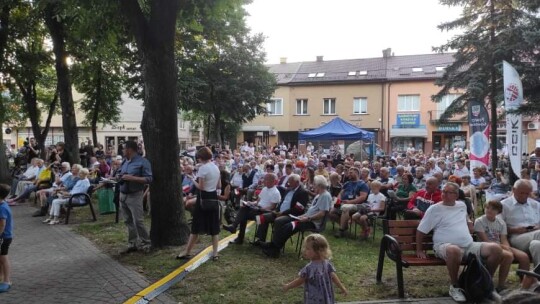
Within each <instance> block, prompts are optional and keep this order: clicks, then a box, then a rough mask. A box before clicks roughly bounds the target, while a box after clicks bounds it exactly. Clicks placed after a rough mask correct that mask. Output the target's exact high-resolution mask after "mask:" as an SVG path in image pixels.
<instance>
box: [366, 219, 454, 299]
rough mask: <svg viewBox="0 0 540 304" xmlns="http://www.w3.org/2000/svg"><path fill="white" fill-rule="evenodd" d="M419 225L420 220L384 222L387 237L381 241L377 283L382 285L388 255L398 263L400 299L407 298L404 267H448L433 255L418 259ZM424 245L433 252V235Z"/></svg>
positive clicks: (425, 248)
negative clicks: (385, 258)
mask: <svg viewBox="0 0 540 304" xmlns="http://www.w3.org/2000/svg"><path fill="white" fill-rule="evenodd" d="M419 223H420V221H419V220H405V221H392V220H384V221H383V231H384V233H385V235H384V237H383V238H382V240H381V247H380V251H379V262H378V265H377V283H380V282H381V279H382V271H383V266H384V257H385V255H386V256H388V258H389V259H391V260H392V261H394V262H395V263H396V276H397V282H398V293H399V297H400V298H404V297H405V290H404V287H403V267H405V268H408V267H411V266H445V265H446V263H445V262H444V260H442V259H439V258H437V257H435V255H434V254H433V253H429V254H427V256H428V258H427V259H420V258H418V257H416V228H417V227H418V224H419ZM422 243H423V248H424V250H426V251H432V250H433V239H432V235H431V234H429V235H426V236H425V238H424V240H423V241H422Z"/></svg>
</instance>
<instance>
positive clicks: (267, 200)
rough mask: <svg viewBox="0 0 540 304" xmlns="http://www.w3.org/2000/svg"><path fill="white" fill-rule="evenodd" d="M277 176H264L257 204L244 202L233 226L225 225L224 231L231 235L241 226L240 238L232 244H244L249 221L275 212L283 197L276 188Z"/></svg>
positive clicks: (272, 174)
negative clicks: (260, 215)
mask: <svg viewBox="0 0 540 304" xmlns="http://www.w3.org/2000/svg"><path fill="white" fill-rule="evenodd" d="M276 179H277V178H276V175H275V174H274V173H267V174H266V175H265V176H264V186H265V187H264V188H263V189H262V191H261V193H260V194H259V198H258V199H257V201H256V202H242V206H241V207H240V210H239V211H238V214H237V215H236V220H235V222H234V223H233V224H232V225H228V226H227V225H223V229H225V230H227V231H229V232H230V233H236V229H237V227H238V226H240V231H239V233H238V237H237V238H236V239H235V240H234V241H232V242H231V243H232V244H238V245H240V244H242V243H243V242H244V236H245V233H246V225H247V221H248V220H254V219H255V216H257V215H259V214H263V213H267V212H271V211H273V210H274V209H275V208H276V206H277V204H278V203H279V202H280V201H281V195H280V194H279V190H278V189H277V187H276Z"/></svg>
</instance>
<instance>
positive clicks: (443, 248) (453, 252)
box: [416, 182, 502, 302]
mask: <svg viewBox="0 0 540 304" xmlns="http://www.w3.org/2000/svg"><path fill="white" fill-rule="evenodd" d="M458 191H459V186H458V185H457V184H455V183H451V182H450V183H447V184H446V185H445V186H444V189H443V191H442V202H440V203H437V204H435V205H433V206H431V207H430V208H429V209H428V210H427V211H426V213H425V215H424V217H423V218H422V221H421V222H420V224H419V225H418V229H417V231H416V239H417V240H423V239H424V236H425V235H426V234H428V233H429V232H430V231H433V251H435V256H437V257H438V258H441V259H443V260H445V261H446V268H447V269H448V275H449V276H450V282H451V285H450V291H449V294H450V296H451V297H452V298H453V299H454V301H456V302H465V301H466V298H465V295H464V292H463V290H462V289H460V288H459V287H458V286H457V284H458V273H459V266H460V265H461V262H462V261H463V260H464V259H466V258H467V256H468V255H469V253H473V254H475V255H476V256H477V257H478V258H481V259H483V260H484V262H485V265H486V267H487V269H488V271H489V273H490V274H491V276H493V274H494V273H495V270H497V267H498V266H499V264H500V262H501V257H502V248H501V246H500V245H499V244H496V243H479V242H473V239H472V237H471V229H472V223H471V222H469V220H468V217H467V206H466V205H465V203H463V202H461V201H456V200H457V198H458V193H459V192H458ZM416 255H417V256H418V257H419V258H422V259H425V258H426V253H425V252H424V249H423V246H422V242H420V241H419V242H417V244H416Z"/></svg>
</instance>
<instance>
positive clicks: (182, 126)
mask: <svg viewBox="0 0 540 304" xmlns="http://www.w3.org/2000/svg"><path fill="white" fill-rule="evenodd" d="M178 127H179V128H180V129H181V130H184V129H185V128H186V122H185V121H184V120H182V119H180V120H178Z"/></svg>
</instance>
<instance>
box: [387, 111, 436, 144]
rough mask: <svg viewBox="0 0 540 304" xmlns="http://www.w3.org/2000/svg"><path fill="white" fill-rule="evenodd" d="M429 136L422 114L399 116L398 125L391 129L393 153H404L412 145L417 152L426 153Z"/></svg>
mask: <svg viewBox="0 0 540 304" xmlns="http://www.w3.org/2000/svg"><path fill="white" fill-rule="evenodd" d="M427 135H428V132H427V128H426V125H422V124H420V114H397V123H396V124H395V125H392V128H391V129H390V144H391V146H390V148H391V152H399V153H404V152H406V151H407V149H408V148H409V147H410V146H411V145H412V147H414V149H415V150H416V151H425V149H426V139H427Z"/></svg>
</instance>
